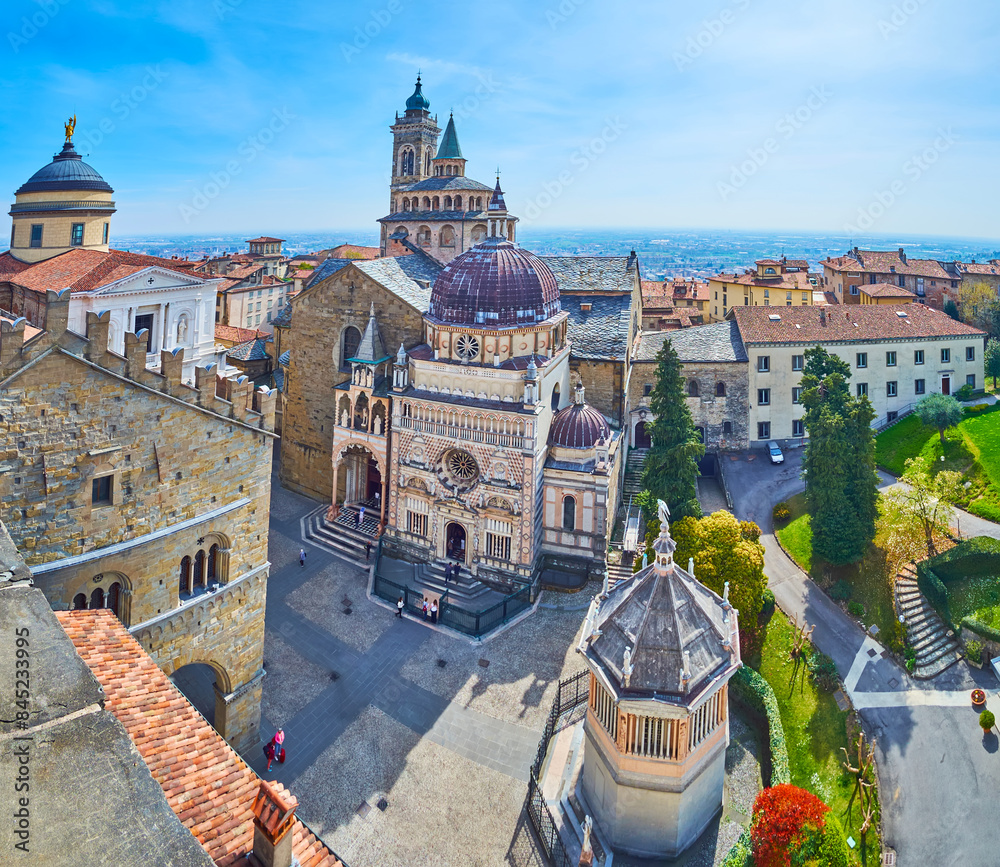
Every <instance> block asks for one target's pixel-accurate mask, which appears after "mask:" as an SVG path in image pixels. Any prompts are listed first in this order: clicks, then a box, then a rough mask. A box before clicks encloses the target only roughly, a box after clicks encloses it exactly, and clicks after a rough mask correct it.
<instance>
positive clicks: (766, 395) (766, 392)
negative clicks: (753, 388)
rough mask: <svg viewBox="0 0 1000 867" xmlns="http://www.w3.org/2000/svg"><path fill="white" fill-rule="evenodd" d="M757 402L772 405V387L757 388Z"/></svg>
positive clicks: (761, 404)
mask: <svg viewBox="0 0 1000 867" xmlns="http://www.w3.org/2000/svg"><path fill="white" fill-rule="evenodd" d="M757 403H758V405H760V406H770V405H771V389H769V388H758V389H757Z"/></svg>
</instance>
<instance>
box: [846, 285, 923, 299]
mask: <svg viewBox="0 0 1000 867" xmlns="http://www.w3.org/2000/svg"><path fill="white" fill-rule="evenodd" d="M858 290H859V291H860V292H861V294H862V295H870V296H871V297H872V298H916V297H917V296H916V295H914V294H913V293H912V292H911V291H910V290H909V289H904V288H903V287H902V286H896V285H895V284H893V283H862V284H861V285H860V286H858Z"/></svg>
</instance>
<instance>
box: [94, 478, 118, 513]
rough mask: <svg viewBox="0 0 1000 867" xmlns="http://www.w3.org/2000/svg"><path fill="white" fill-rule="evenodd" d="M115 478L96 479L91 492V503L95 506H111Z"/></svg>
mask: <svg viewBox="0 0 1000 867" xmlns="http://www.w3.org/2000/svg"><path fill="white" fill-rule="evenodd" d="M113 478H114V476H100V477H99V478H96V479H94V483H93V486H92V487H91V491H90V502H91V505H94V506H110V505H111V481H112V479H113Z"/></svg>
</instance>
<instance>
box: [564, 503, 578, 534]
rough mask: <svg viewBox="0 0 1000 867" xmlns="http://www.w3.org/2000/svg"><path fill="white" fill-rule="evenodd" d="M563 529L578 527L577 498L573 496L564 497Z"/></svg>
mask: <svg viewBox="0 0 1000 867" xmlns="http://www.w3.org/2000/svg"><path fill="white" fill-rule="evenodd" d="M563 529H564V530H575V529H576V500H575V499H573V497H563Z"/></svg>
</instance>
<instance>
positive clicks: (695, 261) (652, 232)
mask: <svg viewBox="0 0 1000 867" xmlns="http://www.w3.org/2000/svg"><path fill="white" fill-rule="evenodd" d="M276 234H278V235H281V236H283V237H284V238H285V240H286V243H285V245H284V250H285V252H286V253H287V254H288V255H290V256H296V255H302V254H305V253H310V252H314V251H316V250H324V249H329V248H332V247H335V246H337V245H339V244H363V245H374V246H377V245H378V233H377V231H370V230H369V231H364V230H345V231H339V232H338V231H330V232H286V233H282V232H280V231H278V232H276ZM249 236H250V234H248V233H243V234H232V233H227V234H220V235H179V236H172V237H166V236H164V237H157V236H150V235H134V236H122V237H118V238H116V239H115V246H116V248H118V249H121V250H129V251H131V252H133V253H144V254H148V255H152V256H163V257H165V258H170V257H171V256H179V257H181V258H184V257H188V258H202V257H204V256H218V255H221V254H223V253H225V252H230V253H232V252H238V251H242V250H244V249H245V247H246V239H247V238H248V237H249ZM520 242H521V243H522V244H523V245H524V246H525V247H526V248H527V249H529V250H531V251H532V252H534V253H536V254H538V255H541V256H620V255H627V254H628V253H629V252H630V251H631V250H635V251H636V252H637V253H638V254H639V261H640V265H641V268H642V275H643V277H644V278H646V279H659V278H665V277H670V276H685V277H701V278H708V277H710V276H713V275H715V274H718V273H720V272H723V271H734V270H738V269H742V268H750V267H753V264H754V262H755V261H757V260H758V259H762V258H767V257H771V256H782V255H784V256H787V257H788V258H790V259H806V260H808V262H809V265H810V270H820V268H819V262H820V260H822V259H825V258H826V257H827V256H838V255H843V254H844V253H845V252H846V251H847V250H849V249H851V248H852V247H854V246H859V247H861V248H863V249H869V250H893V249H897V248H899V247H903V248H904V249H905V250H906V252H907V254H908V255H910V256H911V257H914V258H926V259H939V260H942V261H953V260H956V259H960V260H962V261H966V262H968V261H971V260H976V261H980V262H982V261H987V260H989V259H995V258H1000V241H989V240H984V239H976V238H956V237H943V236H933V235H900V236H889V235H886V236H865V237H860V238H849V237H847V236H846V235H843V234H829V235H824V234H809V233H796V232H760V231H758V232H740V231H736V230H719V229H703V230H698V229H634V230H631V231H625V230H621V229H616V230H600V229H565V230H560V229H544V230H533V229H531V228H530V227H524V228H522V230H521V232H520Z"/></svg>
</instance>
